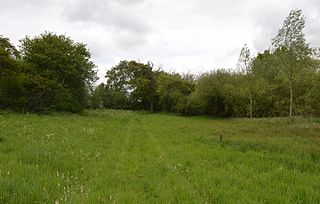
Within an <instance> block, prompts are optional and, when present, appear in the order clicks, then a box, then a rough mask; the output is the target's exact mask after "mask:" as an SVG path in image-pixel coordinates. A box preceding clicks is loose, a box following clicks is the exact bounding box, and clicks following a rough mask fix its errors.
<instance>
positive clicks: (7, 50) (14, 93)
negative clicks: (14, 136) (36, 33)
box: [0, 36, 26, 110]
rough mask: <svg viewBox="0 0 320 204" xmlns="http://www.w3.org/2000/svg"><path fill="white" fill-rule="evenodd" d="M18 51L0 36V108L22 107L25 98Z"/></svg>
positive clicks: (16, 108)
mask: <svg viewBox="0 0 320 204" xmlns="http://www.w3.org/2000/svg"><path fill="white" fill-rule="evenodd" d="M19 58H20V53H19V51H18V50H17V49H16V48H15V47H14V46H13V45H12V44H11V43H10V41H9V39H8V38H5V37H3V36H0V108H10V109H15V110H18V109H23V107H24V105H25V103H26V98H25V94H26V93H25V89H24V87H23V84H22V80H21V79H22V78H21V74H20V62H19V61H18V60H19Z"/></svg>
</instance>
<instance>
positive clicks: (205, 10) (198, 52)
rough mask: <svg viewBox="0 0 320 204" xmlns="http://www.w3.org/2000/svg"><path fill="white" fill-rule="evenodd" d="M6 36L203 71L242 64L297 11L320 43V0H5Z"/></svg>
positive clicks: (107, 63) (109, 59) (100, 56)
mask: <svg viewBox="0 0 320 204" xmlns="http://www.w3.org/2000/svg"><path fill="white" fill-rule="evenodd" d="M0 3H1V4H0V5H1V6H0V28H1V30H0V34H2V35H4V36H6V37H9V38H10V39H11V41H12V42H13V43H14V44H15V45H19V43H18V42H19V39H21V38H23V37H24V36H26V35H29V36H31V37H32V36H35V35H39V34H40V33H43V32H44V31H53V32H55V33H57V34H66V35H68V36H70V37H71V38H72V39H73V40H75V41H79V42H83V43H85V44H87V45H88V48H89V49H90V50H91V53H92V58H93V61H94V62H95V63H96V65H97V66H98V69H99V72H98V73H99V76H100V78H101V79H100V81H103V76H104V74H105V71H106V70H107V69H109V68H111V67H112V66H113V65H115V64H117V63H118V62H119V61H120V60H124V59H126V60H139V61H141V62H147V61H152V62H153V63H154V64H155V65H156V66H161V67H162V68H163V69H165V70H167V71H177V72H184V73H188V72H191V73H202V72H205V71H208V70H213V69H217V68H232V67H234V66H235V65H236V63H237V60H238V57H239V53H240V50H241V47H242V46H243V45H244V44H245V43H247V44H248V46H249V48H250V49H251V51H252V53H253V54H255V53H256V52H259V51H260V52H261V51H263V50H265V49H267V48H268V47H269V46H270V39H271V38H272V37H273V36H274V35H275V34H276V32H277V31H278V29H279V28H280V27H281V25H282V22H283V20H284V18H285V17H286V16H287V15H288V13H289V11H290V10H292V9H302V10H303V11H304V14H305V16H306V18H307V21H306V29H305V33H306V38H307V40H308V41H309V42H310V43H311V45H313V46H320V1H319V0H303V1H301V0H259V1H258V0H0Z"/></svg>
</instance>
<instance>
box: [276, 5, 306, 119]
mask: <svg viewBox="0 0 320 204" xmlns="http://www.w3.org/2000/svg"><path fill="white" fill-rule="evenodd" d="M304 27H305V17H304V15H303V13H302V11H301V10H292V11H291V12H290V13H289V16H288V17H287V18H286V19H285V20H284V22H283V26H282V28H281V29H280V30H279V31H278V33H277V35H276V37H275V38H273V39H272V46H273V51H274V53H276V54H277V56H278V58H279V60H280V61H281V65H282V70H283V71H284V73H285V75H286V76H287V78H288V82H289V95H290V96H289V97H290V98H289V116H290V117H291V116H292V114H293V94H294V93H293V92H294V90H293V87H294V84H293V83H294V80H295V76H296V72H297V71H299V70H298V69H301V68H302V66H303V65H302V64H303V62H304V61H305V59H306V58H307V57H309V55H310V54H311V49H310V48H309V45H308V44H307V43H306V40H305V36H304V33H303V29H304Z"/></svg>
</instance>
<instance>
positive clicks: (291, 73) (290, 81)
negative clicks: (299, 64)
mask: <svg viewBox="0 0 320 204" xmlns="http://www.w3.org/2000/svg"><path fill="white" fill-rule="evenodd" d="M292 79H293V66H292V64H291V65H290V77H289V89H290V107H289V117H290V118H291V117H292V104H293V88H292Z"/></svg>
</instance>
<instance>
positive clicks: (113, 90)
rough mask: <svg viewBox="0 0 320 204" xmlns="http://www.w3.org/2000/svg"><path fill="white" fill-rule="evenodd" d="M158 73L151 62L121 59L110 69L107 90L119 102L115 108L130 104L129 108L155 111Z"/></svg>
mask: <svg viewBox="0 0 320 204" xmlns="http://www.w3.org/2000/svg"><path fill="white" fill-rule="evenodd" d="M156 73H157V72H156V71H154V70H153V66H152V64H151V63H148V64H143V63H139V62H136V61H121V62H120V63H119V64H118V65H116V66H114V67H113V68H112V69H110V70H108V71H107V74H106V78H107V84H106V90H107V91H108V92H109V95H111V96H112V97H113V98H114V100H117V101H118V102H119V103H118V105H117V106H116V107H114V108H125V107H127V105H129V106H130V107H129V108H133V109H149V110H151V111H153V109H154V103H155V98H156V95H155V94H156V81H155V80H156ZM118 99H119V100H118ZM126 104H127V105H126Z"/></svg>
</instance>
